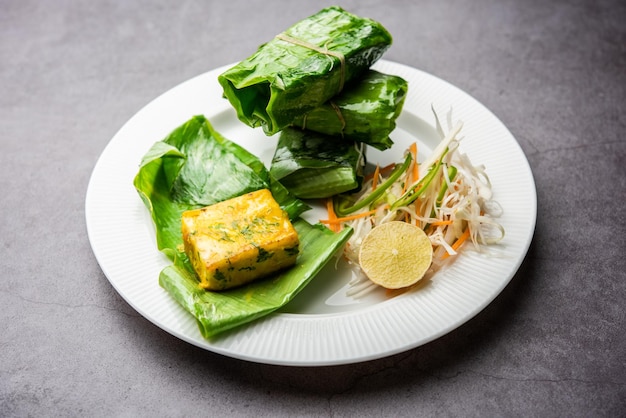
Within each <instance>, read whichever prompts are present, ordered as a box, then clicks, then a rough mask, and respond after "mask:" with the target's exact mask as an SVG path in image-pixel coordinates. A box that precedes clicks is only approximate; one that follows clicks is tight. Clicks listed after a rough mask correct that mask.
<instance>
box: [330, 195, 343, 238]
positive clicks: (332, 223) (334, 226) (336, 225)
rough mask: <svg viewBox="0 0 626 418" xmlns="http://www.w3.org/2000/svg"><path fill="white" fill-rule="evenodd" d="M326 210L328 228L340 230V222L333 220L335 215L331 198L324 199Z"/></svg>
mask: <svg viewBox="0 0 626 418" xmlns="http://www.w3.org/2000/svg"><path fill="white" fill-rule="evenodd" d="M326 211H327V212H328V220H329V228H330V230H331V231H333V232H339V231H340V230H341V224H340V223H337V222H335V221H336V220H337V215H336V214H335V207H334V205H333V198H332V197H329V198H328V199H326Z"/></svg>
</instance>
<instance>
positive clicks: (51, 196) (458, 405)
mask: <svg viewBox="0 0 626 418" xmlns="http://www.w3.org/2000/svg"><path fill="white" fill-rule="evenodd" d="M329 4H331V2H326V1H324V2H321V1H320V2H311V1H309V2H297V1H290V0H289V1H268V0H265V1H240V0H229V1H220V2H218V1H212V2H209V1H205V2H193V1H176V2H166V1H155V2H148V1H133V2H122V1H119V2H115V1H82V2H81V1H65V0H64V1H54V2H51V1H50V2H49V1H39V2H37V1H24V0H0V89H1V90H0V143H1V144H2V148H1V152H0V196H1V197H0V210H1V214H2V216H1V218H0V251H2V253H1V257H0V274H1V275H2V280H1V281H0V324H1V327H2V332H0V416H3V417H5V416H46V415H57V416H58V415H60V416H83V415H88V416H191V415H205V416H225V415H227V414H228V415H231V416H248V415H254V416H333V417H339V416H390V415H395V416H414V415H420V416H540V417H543V416H570V417H571V416H580V417H593V416H619V415H621V416H624V414H625V411H626V364H625V362H626V338H625V336H624V330H625V314H624V308H625V300H626V275H625V271H626V263H625V262H624V259H625V258H626V245H625V238H624V237H625V236H626V227H625V225H626V216H625V209H624V206H623V203H624V196H625V195H626V180H625V178H626V170H625V168H624V167H625V166H624V159H625V158H626V143H625V139H624V133H625V131H626V129H625V128H626V126H625V125H626V116H625V115H624V112H625V110H626V108H625V99H626V3H625V2H623V1H610V0H608V1H606V0H605V1H591V0H589V1H544V0H524V1H514V0H503V1H496V0H476V1H461V0H425V1H414V0H412V1H409V0H406V1H384V2H383V1H380V0H378V1H371V0H370V1H359V2H357V1H356V0H350V1H344V2H343V3H341V4H342V6H344V7H345V8H347V9H348V10H350V11H352V12H354V13H357V14H360V15H364V16H369V17H372V18H375V19H377V20H379V21H381V22H382V23H383V24H384V25H385V26H386V27H387V28H388V29H389V30H390V32H391V33H392V34H393V35H394V45H393V47H392V48H391V49H390V50H389V52H387V54H386V55H385V58H387V59H389V60H392V61H397V62H401V63H404V64H407V65H410V66H413V67H417V68H419V69H422V70H424V71H427V72H429V73H432V74H434V75H437V76H438V77H440V78H443V79H445V80H447V81H449V82H451V83H452V84H455V85H456V86H458V87H460V88H461V89H463V90H465V91H467V92H468V93H470V94H471V95H473V96H474V97H476V98H477V99H478V100H479V101H481V102H482V103H483V104H485V105H486V106H487V107H488V108H490V109H491V110H492V111H493V112H494V113H495V114H496V115H497V116H498V117H499V118H500V119H501V120H502V121H503V122H504V123H505V124H506V125H507V126H508V128H509V129H510V130H511V132H512V133H513V135H514V136H515V137H516V138H517V140H518V141H519V143H520V145H521V147H522V149H523V150H524V152H525V153H526V156H527V157H528V160H529V162H530V165H531V168H532V170H533V173H534V176H535V181H536V184H537V194H538V217H537V228H536V233H535V237H534V240H533V243H532V245H531V247H530V250H529V253H528V256H527V258H526V260H525V261H524V263H523V264H522V266H521V269H520V270H519V272H518V274H516V276H515V277H514V278H513V280H512V282H511V283H510V285H509V286H508V287H507V288H506V289H505V290H504V292H503V293H502V294H501V295H500V296H499V297H498V298H497V299H496V300H495V301H494V302H493V303H492V304H491V305H489V306H488V307H487V308H486V309H485V310H484V311H483V312H481V313H480V314H479V315H478V316H477V317H475V318H474V319H472V320H471V321H469V322H468V323H467V324H466V325H464V326H462V327H461V328H459V329H457V330H456V331H454V332H452V333H450V334H448V335H446V336H444V337H443V338H440V339H438V340H436V341H434V342H432V343H430V344H427V345H425V346H423V347H419V348H417V349H414V350H412V351H409V352H406V353H402V354H398V355H395V356H393V357H389V358H385V359H381V360H377V361H371V362H367V363H362V364H355V365H347V366H337V367H327V368H290V367H278V366H268V365H260V364H251V363H246V362H243V361H239V360H234V359H230V358H226V357H222V356H220V355H217V354H213V353H210V352H206V351H203V350H200V349H198V348H195V347H193V346H191V345H189V344H187V343H184V342H182V341H180V340H178V339H176V338H175V337H172V336H171V335H169V334H167V333H165V332H164V331H162V330H160V329H159V328H157V327H156V326H154V325H152V324H151V323H150V322H149V321H147V320H146V319H144V318H143V317H141V316H140V315H138V314H137V313H136V312H135V311H134V310H133V309H132V308H131V307H130V306H129V305H128V304H127V303H126V302H124V300H123V299H122V298H121V297H120V296H119V295H118V294H117V293H116V292H115V290H114V289H113V288H112V287H111V285H110V284H109V282H108V280H107V279H106V277H105V276H104V274H103V273H102V271H101V270H100V268H99V266H98V264H97V262H96V260H95V258H94V256H93V253H92V252H91V248H90V245H89V242H88V239H87V235H86V228H85V221H84V201H85V192H86V189H87V183H88V180H89V176H90V174H91V171H92V169H93V167H94V165H95V163H96V160H97V158H98V156H99V155H100V153H101V152H102V150H103V149H104V147H105V146H106V145H107V143H108V141H109V140H110V139H111V137H112V136H113V135H114V134H115V133H116V131H117V130H118V129H119V128H120V127H121V126H122V125H123V124H124V122H126V121H127V120H128V119H129V118H130V117H131V116H132V115H133V114H134V113H135V112H137V111H138V110H139V109H140V108H141V107H142V106H144V105H145V104H146V103H147V102H149V101H150V100H152V99H153V98H155V97H156V96H158V95H159V94H161V93H162V92H164V91H166V90H168V89H169V88H171V87H173V86H175V85H177V84H178V83H180V82H182V81H184V80H186V79H188V78H190V77H193V76H195V75H198V74H200V73H203V72H205V71H207V70H210V69H213V68H215V67H218V66H221V65H225V64H228V63H231V62H234V61H237V60H239V59H241V58H243V57H244V56H246V55H248V54H249V53H250V52H251V51H253V50H254V49H256V47H257V46H258V45H259V44H260V43H261V42H264V41H266V40H268V39H270V38H271V37H273V36H274V35H275V34H276V33H277V32H279V31H280V30H282V29H284V28H285V27H287V26H289V25H291V24H292V23H294V22H295V21H297V20H300V19H301V18H304V17H306V16H308V15H310V14H312V13H314V12H316V11H317V10H318V9H320V8H321V7H322V6H323V5H329Z"/></svg>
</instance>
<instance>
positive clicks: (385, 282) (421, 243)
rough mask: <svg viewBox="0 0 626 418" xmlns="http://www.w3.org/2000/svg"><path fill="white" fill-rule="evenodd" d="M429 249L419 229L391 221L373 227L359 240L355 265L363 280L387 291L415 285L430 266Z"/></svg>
mask: <svg viewBox="0 0 626 418" xmlns="http://www.w3.org/2000/svg"><path fill="white" fill-rule="evenodd" d="M432 260H433V247H432V245H431V243H430V239H428V236H427V235H426V233H424V231H422V229H420V228H418V227H417V226H415V225H412V224H409V223H406V222H401V221H392V222H387V223H384V224H380V225H378V226H376V227H375V228H373V229H372V230H371V231H370V232H369V233H368V234H367V235H366V236H365V238H364V239H363V242H362V243H361V249H360V250H359V264H360V265H361V269H363V272H364V273H365V274H366V275H367V277H368V278H369V279H370V280H371V281H372V282H374V283H376V284H378V285H380V286H382V287H384V288H387V289H401V288H403V287H407V286H411V285H413V284H415V283H417V282H418V281H419V280H420V279H422V277H424V274H425V273H426V271H427V270H428V268H429V267H430V264H431V262H432Z"/></svg>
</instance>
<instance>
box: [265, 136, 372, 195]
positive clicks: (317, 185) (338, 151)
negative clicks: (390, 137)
mask: <svg viewBox="0 0 626 418" xmlns="http://www.w3.org/2000/svg"><path fill="white" fill-rule="evenodd" d="M364 151H365V146H364V145H363V143H358V142H355V141H346V140H342V139H341V138H336V137H331V136H328V135H324V134H320V133H317V132H313V131H308V130H302V129H298V128H285V129H283V131H282V132H281V133H280V137H279V139H278V144H277V146H276V150H275V152H274V157H273V158H272V164H271V166H270V174H271V175H272V176H273V177H274V178H276V179H277V180H278V181H280V182H281V183H282V184H283V186H285V188H286V189H287V190H289V192H291V193H293V194H294V195H295V196H297V197H299V198H302V199H315V198H325V197H330V196H333V195H336V194H339V193H344V192H348V191H351V190H354V189H357V188H359V186H360V185H361V182H362V180H363V167H364V165H365V156H364Z"/></svg>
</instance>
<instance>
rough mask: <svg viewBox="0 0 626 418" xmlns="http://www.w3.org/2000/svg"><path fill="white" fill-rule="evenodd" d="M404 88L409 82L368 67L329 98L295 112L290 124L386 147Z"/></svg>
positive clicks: (380, 147) (399, 110) (402, 103)
mask: <svg viewBox="0 0 626 418" xmlns="http://www.w3.org/2000/svg"><path fill="white" fill-rule="evenodd" d="M407 91H408V82H407V81H406V80H404V79H403V78H402V77H398V76H395V75H388V74H383V73H380V72H378V71H374V70H370V71H368V72H367V73H366V74H365V75H364V76H363V77H362V78H359V79H358V80H354V81H352V82H351V83H350V85H349V86H346V88H345V89H344V90H343V91H342V92H341V93H340V94H338V95H337V96H335V97H333V98H332V99H330V100H329V101H328V102H326V103H324V104H323V105H321V106H319V107H316V108H315V109H313V110H312V111H310V112H308V113H307V114H305V115H301V116H298V117H297V118H296V119H295V120H294V122H293V126H297V127H300V128H303V129H308V130H311V131H315V132H320V133H323V134H326V135H334V136H341V137H343V138H344V139H348V140H352V141H359V142H364V143H366V144H368V145H371V146H372V147H374V148H377V149H379V150H385V149H388V148H391V146H392V145H393V141H392V140H391V138H390V137H389V135H390V134H391V132H392V131H393V130H394V129H395V127H396V119H397V118H398V116H399V115H400V112H401V111H402V107H403V105H404V100H405V98H406V94H407Z"/></svg>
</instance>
